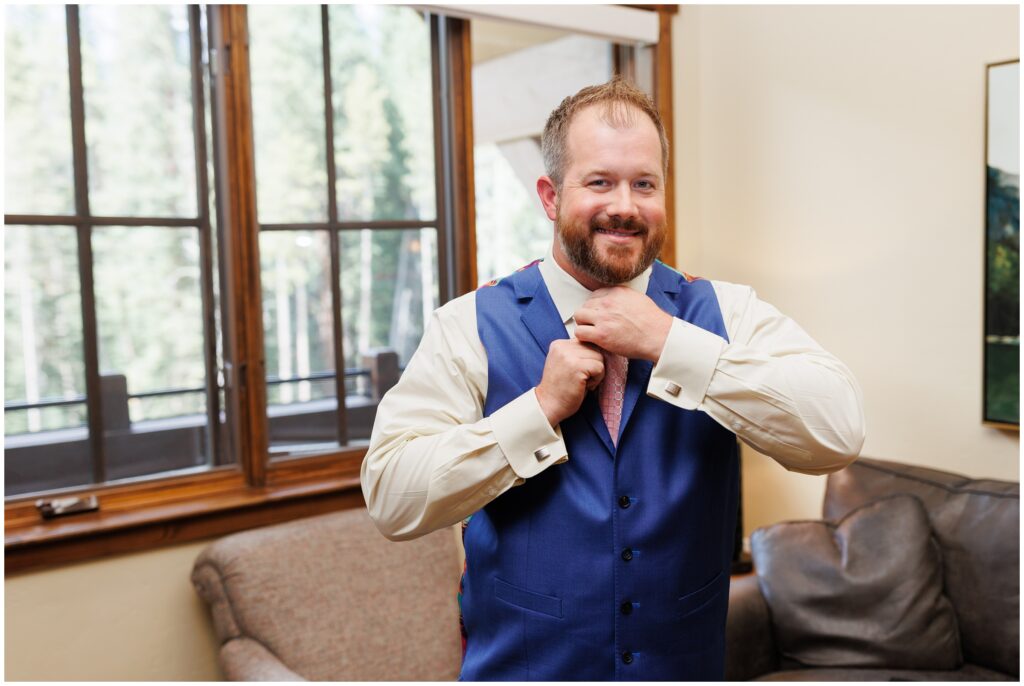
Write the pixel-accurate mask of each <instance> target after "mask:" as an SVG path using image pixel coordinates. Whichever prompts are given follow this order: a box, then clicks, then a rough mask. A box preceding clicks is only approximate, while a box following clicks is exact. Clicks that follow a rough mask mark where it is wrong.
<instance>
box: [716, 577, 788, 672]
mask: <svg viewBox="0 0 1024 686" xmlns="http://www.w3.org/2000/svg"><path fill="white" fill-rule="evenodd" d="M778 668H779V656H778V652H777V651H776V648H775V639H774V638H773V637H772V627H771V615H770V614H769V612H768V603H766V602H765V599H764V596H762V595H761V589H760V588H759V587H758V585H757V577H756V576H755V575H753V574H751V575H749V576H744V577H740V578H739V579H735V580H733V582H732V585H731V586H730V588H729V615H728V619H727V620H726V626H725V678H726V679H727V680H728V681H747V680H749V679H754V678H756V677H758V676H760V675H762V674H767V673H768V672H774V671H775V670H777V669H778Z"/></svg>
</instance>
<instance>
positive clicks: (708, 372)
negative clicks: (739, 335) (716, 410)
mask: <svg viewBox="0 0 1024 686" xmlns="http://www.w3.org/2000/svg"><path fill="white" fill-rule="evenodd" d="M724 348H725V340H724V339H723V338H722V337H721V336H718V335H716V334H713V333H711V332H710V331H705V330H704V329H702V328H700V327H699V326H694V325H693V324H690V323H689V322H684V321H683V320H682V319H678V318H675V319H673V321H672V328H671V329H669V332H668V338H667V339H666V340H665V348H664V349H663V350H662V352H661V358H660V359H659V360H658V363H657V364H656V365H654V369H653V370H651V381H650V383H648V384H647V395H649V396H651V397H652V398H658V399H659V400H664V401H665V402H667V403H671V404H672V405H675V406H676V407H681V408H682V409H684V410H695V409H697V407H698V406H699V405H700V404H701V403H703V402H704V396H705V395H706V394H707V392H708V386H709V385H710V384H711V377H712V376H713V375H714V373H715V367H717V366H718V358H719V357H720V356H721V355H722V350H723V349H724Z"/></svg>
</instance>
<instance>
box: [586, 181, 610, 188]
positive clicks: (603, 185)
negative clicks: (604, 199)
mask: <svg viewBox="0 0 1024 686" xmlns="http://www.w3.org/2000/svg"><path fill="white" fill-rule="evenodd" d="M587 185H588V186H594V187H595V188H606V187H607V186H608V180H607V179H594V180H593V181H591V182H590V183H588V184H587Z"/></svg>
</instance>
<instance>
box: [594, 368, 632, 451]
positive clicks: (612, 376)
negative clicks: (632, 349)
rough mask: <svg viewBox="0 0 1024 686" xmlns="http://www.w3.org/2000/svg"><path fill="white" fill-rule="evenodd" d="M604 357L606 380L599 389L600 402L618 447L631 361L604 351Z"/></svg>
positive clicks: (605, 419) (605, 420) (609, 429)
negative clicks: (627, 373) (627, 372)
mask: <svg viewBox="0 0 1024 686" xmlns="http://www.w3.org/2000/svg"><path fill="white" fill-rule="evenodd" d="M602 355H604V380H603V381H601V385H600V386H599V387H598V389H597V392H598V396H597V398H598V402H599V403H600V405H601V416H602V417H604V423H605V425H606V426H607V427H608V433H609V434H610V435H611V437H612V444H613V445H616V446H618V441H619V424H620V423H621V422H622V399H623V397H624V395H625V391H626V370H627V369H628V368H629V359H627V358H625V357H623V356H622V355H614V354H612V353H609V352H604V351H602Z"/></svg>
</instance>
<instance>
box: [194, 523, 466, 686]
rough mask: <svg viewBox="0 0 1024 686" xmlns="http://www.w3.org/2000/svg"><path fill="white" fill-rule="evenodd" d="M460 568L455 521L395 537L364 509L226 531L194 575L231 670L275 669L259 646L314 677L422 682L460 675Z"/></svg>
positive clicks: (248, 673)
mask: <svg viewBox="0 0 1024 686" xmlns="http://www.w3.org/2000/svg"><path fill="white" fill-rule="evenodd" d="M458 576H459V569H458V551H457V548H456V539H455V534H454V532H453V531H452V530H451V529H443V530H440V531H435V532H433V533H431V534H428V535H426V536H423V537H422V538H418V539H416V540H414V541H408V542H403V543H392V542H391V541H388V540H387V539H386V538H384V537H383V536H381V535H380V532H378V531H377V529H376V527H375V526H374V525H373V522H372V521H371V520H370V517H369V515H368V514H367V513H366V509H365V508H357V509H352V510H346V511H344V512H337V513H332V514H328V515H321V516H318V517H310V518H308V519H301V520H296V521H292V522H288V523H286V524H278V525H275V526H270V527H265V528H261V529H253V530H251V531H245V532H242V533H238V534H233V535H231V536H228V537H226V538H223V539H221V540H219V541H217V542H216V543H213V544H212V545H210V546H209V547H208V548H206V549H205V550H204V551H203V552H202V553H201V554H200V555H199V557H198V559H197V560H196V563H195V567H194V568H193V572H192V583H193V584H194V586H195V587H196V590H197V591H198V592H199V594H200V596H201V597H202V598H203V599H204V600H206V602H207V603H209V604H210V606H211V609H212V614H213V620H214V626H215V629H216V632H217V637H218V638H219V639H220V641H221V642H222V643H224V650H222V652H221V657H222V659H224V660H230V661H231V663H230V664H229V665H225V672H226V673H227V674H228V676H234V677H235V678H239V677H240V676H242V674H243V673H244V675H245V676H244V678H247V679H256V678H261V674H262V672H264V671H267V670H266V669H263V668H262V667H260V665H261V664H262V661H261V660H260V656H261V651H260V650H259V649H258V648H256V646H254V645H253V644H252V643H251V642H255V643H256V644H259V645H260V646H262V647H263V648H265V649H266V653H267V654H268V655H271V656H273V657H274V658H276V659H277V660H278V661H279V662H280V663H281V664H282V665H283V666H284V667H286V668H287V669H290V670H291V671H293V672H294V673H296V674H298V675H299V676H301V677H303V678H305V679H309V680H317V681H320V680H333V681H337V680H351V681H376V680H381V681H396V680H397V681H415V680H450V679H454V678H455V677H456V676H457V675H458V673H459V665H460V663H461V657H462V653H461V645H460V639H459V619H458V607H457V604H456V597H455V593H456V586H457V582H458ZM271 672H272V673H275V674H280V668H279V667H276V666H275V667H273V668H272V669H271ZM278 678H280V676H278Z"/></svg>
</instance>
